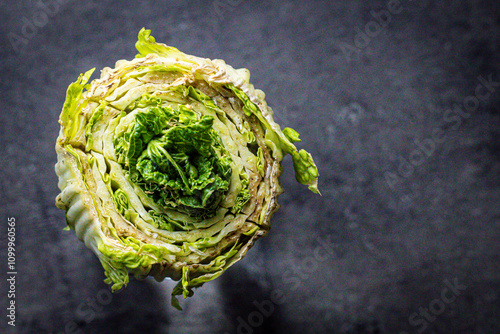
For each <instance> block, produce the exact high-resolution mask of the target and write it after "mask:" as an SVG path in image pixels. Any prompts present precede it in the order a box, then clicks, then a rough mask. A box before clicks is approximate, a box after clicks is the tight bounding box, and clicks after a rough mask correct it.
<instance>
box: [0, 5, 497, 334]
mask: <svg viewBox="0 0 500 334" xmlns="http://www.w3.org/2000/svg"><path fill="white" fill-rule="evenodd" d="M0 11H1V20H0V27H1V33H0V38H1V40H2V44H1V45H2V47H1V48H0V55H1V62H0V71H1V79H0V101H1V104H0V106H1V109H0V140H1V145H0V173H1V179H0V186H1V190H0V198H1V202H0V207H1V218H0V219H1V220H2V221H1V228H0V250H1V251H0V263H1V266H0V268H1V271H0V277H1V278H2V279H1V283H0V306H1V307H0V309H1V310H2V311H1V312H0V332H1V333H266V334H267V333H372V334H375V333H396V334H404V333H406V334H413V333H428V334H431V333H481V334H482V333H498V332H499V331H500V296H499V293H500V291H499V288H500V281H499V279H500V271H499V267H500V261H499V254H500V252H499V251H500V247H499V241H500V238H499V237H500V235H499V234H500V233H499V231H500V226H499V222H500V193H499V186H500V174H499V173H500V162H499V154H500V145H499V134H500V116H499V101H500V62H499V60H500V59H499V58H500V57H499V55H500V49H499V48H500V32H499V28H500V4H499V3H498V1H494V0H491V1H487V0H483V1H480V0H477V1H458V0H455V1H451V0H448V1H430V0H420V1H410V0H401V1H398V0H391V1H359V0H353V1H340V0H338V1H337V0H336V1H332V0H330V1H250V0H215V1H211V0H209V1H117V0H115V1H112V0H102V1H85V2H83V1H76V0H43V1H35V0H33V1H28V0H23V1H18V0H16V1H8V3H7V1H4V2H2V6H1V9H0ZM142 27H146V28H149V29H152V33H153V35H154V36H155V37H156V38H157V40H158V41H161V42H165V43H167V44H169V45H172V46H175V47H177V48H178V49H180V50H181V51H184V52H186V53H189V54H194V55H200V56H204V57H209V58H222V59H225V60H226V61H227V63H229V64H231V65H233V66H235V67H246V68H248V69H249V70H250V71H251V73H252V82H253V83H254V84H255V86H256V87H257V88H260V89H262V90H264V91H265V92H266V93H267V101H268V103H269V105H270V106H271V107H273V109H274V110H275V117H276V119H277V121H278V122H280V123H281V124H282V125H283V126H290V127H293V128H295V129H297V130H298V131H299V132H300V133H301V138H302V143H300V144H299V146H300V147H301V148H307V149H308V150H309V151H311V153H312V154H313V156H314V157H315V159H316V162H317V165H318V167H319V170H320V173H321V177H320V189H321V191H322V196H321V197H320V196H317V195H314V194H312V193H310V192H308V191H307V188H306V187H304V186H301V185H299V184H297V183H296V182H295V180H294V176H293V169H292V164H291V161H290V159H289V157H288V158H287V159H286V160H285V162H284V164H285V173H284V174H283V176H282V177H281V181H282V184H283V187H284V188H285V190H286V192H285V194H283V195H282V196H281V197H280V203H281V205H282V208H281V210H280V211H279V212H278V213H277V214H276V215H275V216H274V220H273V228H272V230H271V232H270V233H269V235H268V236H267V237H266V238H265V239H263V240H261V241H260V242H259V243H258V244H257V245H256V246H255V248H254V249H252V250H251V251H250V252H249V254H248V256H247V257H246V258H245V259H244V260H243V261H241V262H239V263H238V264H236V265H235V266H233V267H232V268H231V269H229V270H228V271H227V272H226V273H225V274H224V275H222V276H221V277H220V278H219V279H217V280H216V281H213V282H210V283H208V284H206V285H205V286H204V287H203V288H202V289H199V290H197V291H196V293H195V296H194V297H193V298H191V299H189V300H186V301H183V302H182V305H183V307H184V311H182V312H179V311H177V310H175V309H173V308H172V307H171V306H170V304H169V303H170V296H169V294H170V291H171V289H172V287H173V286H174V283H173V282H171V281H165V282H162V283H157V282H155V281H154V280H149V279H148V280H146V281H144V282H137V281H135V280H133V279H132V280H131V282H130V284H129V286H128V287H127V288H126V289H125V290H123V291H121V292H120V293H117V294H111V293H110V292H109V288H108V287H107V286H106V285H105V284H104V283H103V279H104V275H103V270H102V268H101V265H100V263H99V262H98V260H97V258H96V257H95V256H94V254H92V252H91V251H89V250H88V249H86V248H85V246H84V245H83V243H81V242H79V241H78V240H77V239H76V237H75V235H74V233H73V232H66V231H63V230H62V228H63V227H64V226H65V221H64V214H63V212H61V211H59V210H58V209H56V208H55V206H54V198H55V196H56V195H57V193H58V189H57V178H56V176H55V174H54V164H55V162H56V155H55V152H54V149H53V147H54V142H55V139H56V137H57V134H58V129H59V126H58V123H57V119H58V115H59V113H60V110H61V107H62V104H63V102H64V97H65V91H66V88H67V86H68V85H69V83H71V82H73V81H75V80H76V78H77V77H78V75H79V74H80V73H82V72H84V71H86V70H87V69H89V68H92V67H96V68H97V69H102V68H103V67H105V66H113V65H114V62H115V61H116V60H118V59H122V58H127V59H130V58H132V57H134V55H135V54H136V52H135V49H134V43H135V41H136V38H137V33H138V31H139V30H140V29H141V28H142ZM11 217H12V218H14V219H15V224H16V225H15V269H16V272H17V274H16V275H15V285H14V287H15V298H11V297H8V292H9V289H11V285H12V284H10V283H11V282H7V279H8V278H9V277H10V276H9V274H7V272H9V268H8V266H7V265H8V242H7V240H8V239H7V237H8V227H9V226H8V223H9V222H10V221H11V220H10V221H9V218H11ZM11 300H15V302H16V304H15V306H16V312H15V325H16V326H15V327H12V326H10V325H8V321H10V320H9V318H8V317H7V315H9V312H10V311H9V310H6V308H7V307H9V305H10V304H9V303H10V301H11Z"/></svg>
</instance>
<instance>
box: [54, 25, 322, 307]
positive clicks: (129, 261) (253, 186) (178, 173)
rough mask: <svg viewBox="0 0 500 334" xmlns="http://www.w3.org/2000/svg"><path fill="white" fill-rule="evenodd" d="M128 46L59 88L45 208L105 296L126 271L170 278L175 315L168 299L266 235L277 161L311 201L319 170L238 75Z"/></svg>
mask: <svg viewBox="0 0 500 334" xmlns="http://www.w3.org/2000/svg"><path fill="white" fill-rule="evenodd" d="M136 48H137V50H138V52H139V54H138V55H137V56H136V58H135V59H133V60H131V61H125V60H122V61H120V62H118V63H117V65H116V67H115V68H114V69H111V68H104V69H103V70H102V72H101V77H100V78H99V79H95V80H93V81H91V82H90V83H88V81H89V80H90V76H91V75H92V73H93V71H94V70H93V69H92V70H90V71H87V72H86V73H85V74H82V75H81V76H80V77H79V78H78V80H77V81H76V82H74V83H72V84H71V85H70V86H69V87H68V90H67V94H66V102H65V103H64V106H63V109H62V112H61V115H60V120H59V122H60V124H61V131H60V135H59V137H58V139H57V143H56V152H57V157H58V162H57V164H56V173H57V175H58V176H59V188H60V190H61V193H60V194H59V195H58V197H57V199H56V205H57V206H58V207H59V208H61V209H63V210H66V222H67V225H68V227H69V228H70V229H73V230H75V232H76V234H77V236H78V238H79V239H81V240H82V241H84V242H85V244H86V245H87V247H89V248H90V249H92V251H93V252H94V253H95V254H96V255H97V256H98V258H99V259H100V261H101V263H102V266H103V268H104V271H105V275H106V277H107V278H106V280H105V281H106V282H107V283H109V284H112V287H113V290H117V289H120V288H122V287H123V286H125V285H127V283H128V282H129V274H133V275H134V276H135V277H136V278H138V279H143V278H145V277H146V276H148V275H150V276H153V277H155V278H156V279H157V280H163V279H164V278H165V277H170V278H172V279H174V280H179V281H180V282H179V284H178V285H177V286H176V288H175V289H174V290H173V292H172V296H173V299H172V305H173V306H175V307H177V308H180V304H179V302H178V301H177V300H176V299H175V296H177V295H182V296H183V297H184V298H186V297H189V296H192V295H193V288H196V287H199V286H201V285H203V284H204V283H205V282H208V281H210V280H213V279H215V278H216V277H218V276H220V275H221V274H222V273H223V272H224V271H225V270H227V269H228V268H229V267H230V266H231V265H232V264H234V263H235V262H237V261H239V260H240V259H241V258H243V257H244V255H245V254H246V252H247V250H248V249H249V248H250V247H252V245H253V244H254V242H255V241H256V240H257V239H259V238H260V237H262V236H264V235H265V234H266V233H267V231H268V230H269V227H270V219H271V216H272V214H273V213H274V212H275V211H276V210H277V209H278V204H277V197H278V195H279V194H280V193H282V191H283V190H282V188H281V187H280V184H279V182H278V178H279V176H280V174H281V170H282V168H281V161H282V159H283V157H284V155H286V154H290V155H291V156H292V159H293V165H294V168H295V176H296V179H297V181H298V182H300V183H302V184H305V185H307V186H309V189H310V190H311V191H313V192H315V193H319V191H318V188H317V180H318V169H317V168H316V165H315V164H314V161H313V158H312V156H311V155H310V154H309V153H308V152H306V151H305V150H303V149H302V150H300V151H299V150H298V149H297V148H296V146H295V145H294V143H296V142H300V139H299V134H298V132H297V131H295V130H293V129H291V128H285V129H284V130H283V131H282V130H281V129H280V126H279V125H278V124H276V123H275V122H274V120H273V117H272V110H271V109H270V108H269V107H268V106H267V104H266V101H265V100H264V94H263V93H262V92H261V91H259V90H256V89H254V87H253V85H252V84H250V82H249V74H248V71H247V70H245V69H239V70H235V69H234V68H232V67H231V66H229V65H227V64H225V63H224V62H223V61H221V60H210V59H206V58H198V57H195V56H191V55H187V54H184V53H182V52H180V51H179V50H177V49H176V48H173V47H169V46H166V45H164V44H161V43H157V42H156V40H155V39H154V37H152V36H151V34H150V31H149V30H145V29H142V30H141V31H140V32H139V39H138V42H137V43H136Z"/></svg>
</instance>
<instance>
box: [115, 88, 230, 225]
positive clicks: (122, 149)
mask: <svg viewBox="0 0 500 334" xmlns="http://www.w3.org/2000/svg"><path fill="white" fill-rule="evenodd" d="M161 103H162V101H161V100H160V99H158V98H154V97H151V96H150V95H144V96H142V97H141V98H140V99H139V100H138V101H136V102H134V103H133V104H132V105H131V106H129V109H130V108H132V109H134V108H138V110H131V111H130V112H134V113H135V115H134V119H133V121H132V122H130V124H129V125H128V127H127V130H126V131H125V132H123V133H121V134H118V135H117V136H116V137H115V139H114V146H115V152H116V154H117V157H118V162H119V163H120V164H121V165H122V167H123V168H124V169H125V170H126V171H127V172H128V174H129V177H130V179H131V181H132V182H134V183H136V184H137V185H139V186H140V187H141V188H142V189H143V190H144V192H145V193H146V194H147V195H148V196H149V197H150V198H152V199H153V200H154V202H155V203H157V204H158V205H160V206H162V207H164V208H171V209H175V210H177V211H179V212H183V213H185V214H188V215H189V216H192V217H197V218H201V219H203V218H209V217H212V216H214V215H215V212H216V209H217V206H218V204H219V203H220V201H221V200H222V199H223V197H224V195H225V193H226V192H227V190H228V189H229V180H230V177H231V167H230V165H231V163H232V160H231V158H230V157H229V155H228V154H227V153H226V152H225V149H224V148H223V147H222V145H221V144H220V143H221V140H220V138H219V136H218V134H217V133H216V132H215V131H214V130H213V128H212V126H213V121H214V118H213V116H208V115H204V116H202V117H201V116H199V115H198V114H197V113H196V112H194V111H193V110H192V109H191V107H190V106H187V105H179V106H178V107H177V108H176V110H174V109H173V108H172V107H169V106H162V104H161ZM155 221H158V227H159V228H165V227H166V226H167V224H162V223H160V221H159V220H155Z"/></svg>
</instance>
